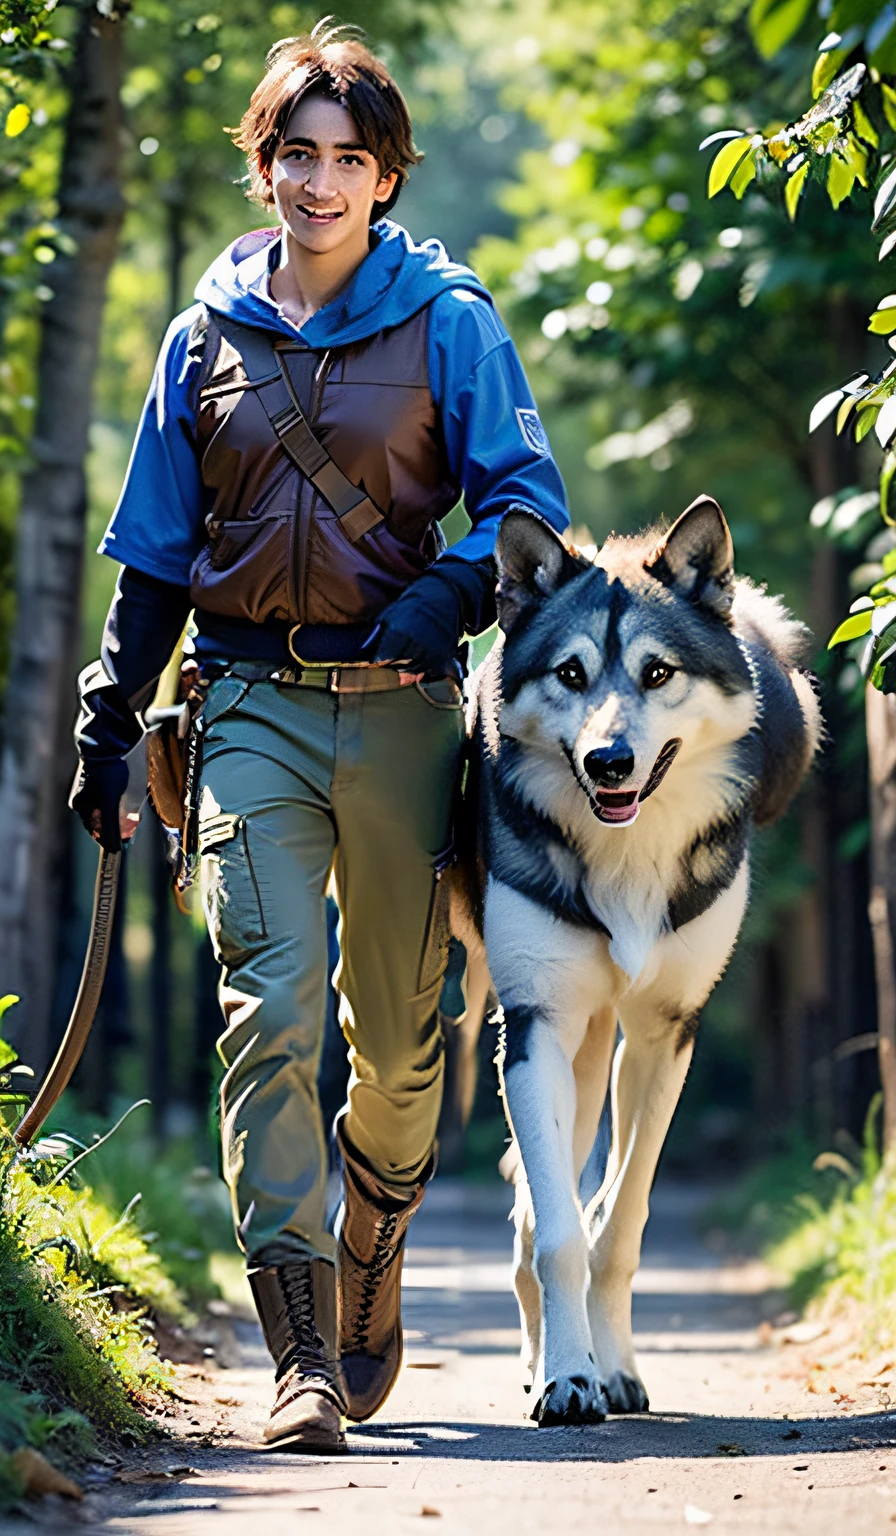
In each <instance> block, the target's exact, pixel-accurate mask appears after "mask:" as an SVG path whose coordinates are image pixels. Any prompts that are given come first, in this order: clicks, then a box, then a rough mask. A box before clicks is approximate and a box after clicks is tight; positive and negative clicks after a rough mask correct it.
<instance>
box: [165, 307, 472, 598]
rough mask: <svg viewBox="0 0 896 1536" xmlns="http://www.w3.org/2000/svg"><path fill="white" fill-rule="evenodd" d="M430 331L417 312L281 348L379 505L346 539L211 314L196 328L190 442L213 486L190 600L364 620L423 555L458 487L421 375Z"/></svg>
mask: <svg viewBox="0 0 896 1536" xmlns="http://www.w3.org/2000/svg"><path fill="white" fill-rule="evenodd" d="M427 331H428V311H427V310H421V311H420V313H419V314H416V315H414V316H412V318H411V319H410V320H407V321H405V323H404V324H403V325H399V326H396V327H395V328H394V329H392V330H389V331H381V332H379V333H378V334H377V335H375V336H372V337H370V338H369V339H368V340H365V341H362V342H359V343H357V344H355V345H353V346H350V347H344V348H338V349H330V350H328V351H312V350H310V349H307V350H296V351H295V352H290V354H289V359H288V363H289V374H290V379H291V382H292V386H293V389H294V391H295V394H296V396H297V398H298V400H299V403H300V405H301V407H302V410H303V411H304V413H305V416H306V418H307V420H308V422H309V424H310V425H311V428H312V430H313V432H314V434H315V436H316V437H317V438H318V440H319V441H320V443H321V444H323V446H324V447H325V448H326V449H327V452H328V453H329V454H330V456H331V458H332V459H333V460H334V462H335V463H336V464H337V465H338V467H339V468H340V469H341V470H342V472H343V474H344V475H345V476H347V478H348V479H349V480H350V481H351V482H352V484H353V485H355V486H358V487H361V488H362V489H363V490H364V491H366V493H367V495H368V496H369V497H370V500H371V501H372V502H373V503H374V504H375V506H376V507H377V508H379V510H380V511H381V512H382V513H383V516H384V521H383V522H381V523H379V524H378V526H377V527H375V528H372V529H371V530H370V532H368V533H366V534H364V535H363V537H361V538H360V539H357V540H356V541H355V542H352V541H351V540H350V538H349V536H348V534H347V533H346V532H345V531H344V530H343V528H342V527H341V526H340V521H339V518H338V517H337V516H336V515H335V513H334V512H333V511H332V510H331V508H330V507H329V505H328V504H327V502H326V501H325V500H324V499H323V497H322V496H321V495H319V493H318V492H317V491H316V490H315V488H314V486H313V485H312V484H311V482H310V481H309V480H307V479H306V478H305V476H304V475H303V474H302V473H301V471H300V470H299V469H298V468H296V467H295V466H294V465H293V464H292V463H291V462H290V460H289V458H288V457H287V455H286V454H285V452H284V450H283V448H282V447H281V445H280V442H279V440H278V438H277V434H276V433H275V431H274V429H273V427H272V425H271V423H270V420H269V419H268V416H267V413H266V412H265V410H264V408H263V406H262V404H261V401H260V400H259V399H258V398H257V395H256V393H255V391H254V390H253V388H252V387H251V386H250V384H249V381H248V379H247V373H246V369H245V368H244V366H243V362H242V359H241V357H240V354H239V352H238V351H237V350H236V349H235V347H234V346H233V345H231V343H230V342H228V341H226V340H225V339H224V338H223V337H222V336H221V334H220V331H219V330H218V329H217V326H216V325H215V321H214V316H212V317H211V318H210V320H209V323H208V330H207V335H199V334H198V333H197V338H196V340H195V342H194V346H193V350H194V352H195V351H197V350H198V351H199V354H200V356H201V363H200V368H199V373H198V382H197V389H196V406H197V418H196V442H197V451H198V453H199V462H200V468H201V473H202V480H203V483H204V485H205V486H206V487H207V489H208V491H209V492H210V493H211V497H212V498H213V499H212V505H211V511H210V512H209V513H208V515H207V517H206V528H207V530H208V543H207V544H206V545H205V547H204V548H203V549H202V550H201V551H200V553H199V555H198V556H197V558H196V560H195V562H194V564H193V570H192V578H191V579H192V585H191V596H192V599H193V603H194V605H195V606H196V607H197V608H202V609H205V610H206V611H209V612H211V613H217V614H222V615H224V616H225V617H227V618H240V619H250V620H252V621H253V622H255V623H262V622H263V621H264V620H266V619H271V618H274V619H283V620H286V621H287V622H289V623H292V624H345V623H358V622H362V621H367V620H371V621H373V620H375V619H376V618H377V616H378V615H379V614H380V613H381V612H382V610H383V609H384V608H385V606H386V604H387V603H390V602H391V601H392V600H393V599H394V598H396V597H398V596H399V595H400V594H401V593H402V592H403V591H404V590H405V588H406V587H407V586H409V585H410V583H411V582H412V581H414V580H415V579H416V577H417V576H419V575H420V573H421V572H422V571H423V570H425V569H426V567H427V566H428V565H430V564H431V563H432V561H433V560H434V559H435V557H436V555H437V554H438V553H439V551H440V550H441V549H442V548H443V547H444V539H443V537H442V533H441V529H440V528H439V526H438V520H439V519H440V518H442V517H444V516H445V515H446V513H448V512H450V510H451V508H452V507H453V506H454V505H455V504H456V502H457V501H458V499H459V497H460V487H459V486H458V484H457V483H456V482H455V481H454V479H453V478H452V476H451V474H450V471H449V469H448V464H447V459H446V454H445V446H444V440H443V437H442V432H441V425H440V421H439V413H438V411H437V409H436V405H435V402H434V401H433V398H432V392H431V390H430V387H429V371H428V367H427ZM273 339H274V338H273V333H272V340H273ZM271 356H272V367H273V356H274V354H273V348H272V352H271Z"/></svg>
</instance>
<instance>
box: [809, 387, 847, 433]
mask: <svg viewBox="0 0 896 1536" xmlns="http://www.w3.org/2000/svg"><path fill="white" fill-rule="evenodd" d="M842 399H843V390H842V389H832V390H831V392H830V394H829V395H822V397H821V399H820V400H816V402H815V404H814V405H813V407H812V414H811V416H810V417H809V431H810V432H814V431H815V429H816V427H820V426H821V424H822V422H823V421H827V419H828V417H829V416H830V415H831V414H832V413H833V412H834V411H835V410H836V408H837V406H838V405H839V404H840V401H841V400H842Z"/></svg>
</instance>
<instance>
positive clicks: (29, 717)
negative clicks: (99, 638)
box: [0, 4, 124, 1071]
mask: <svg viewBox="0 0 896 1536" xmlns="http://www.w3.org/2000/svg"><path fill="white" fill-rule="evenodd" d="M121 15H122V7H121V5H119V9H118V16H113V17H108V16H102V15H100V14H99V13H98V11H97V10H96V9H95V8H94V6H93V5H92V4H85V5H84V7H83V9H82V11H81V16H80V22H79V28H78V35H77V39H76V41H75V46H74V54H73V60H72V68H71V74H70V77H69V82H68V85H69V91H70V100H69V108H68V119H67V123H66V133H65V145H64V149H63V155H62V165H61V170H60V177H59V199H58V202H59V223H60V225H61V226H62V228H63V229H64V230H65V231H66V232H67V233H68V234H70V235H71V236H72V238H73V239H74V241H75V243H76V250H75V252H74V254H72V255H71V256H59V257H58V258H57V260H56V262H55V263H54V265H53V267H52V269H51V276H50V282H51V285H52V288H53V298H52V299H50V300H48V302H47V303H46V305H45V307H44V311H43V317H42V322H41V334H40V350H39V359H38V371H37V394H38V406H37V418H36V424H35V436H34V441H33V444H32V457H33V467H32V469H31V470H30V471H29V473H28V474H27V475H26V477H25V479H24V481H23V485H22V500H21V507H20V512H19V524H18V554H17V579H16V603H17V617H16V623H15V628H14V632H13V641H12V662H11V668H10V679H9V688H8V692H7V700H6V713H5V721H4V735H3V749H2V760H0V839H2V847H3V858H2V860H0V932H2V933H3V940H4V957H3V977H2V979H3V987H4V990H12V991H15V992H18V993H20V995H21V997H22V1004H21V1007H20V1009H19V1010H17V1011H18V1012H19V1014H20V1017H19V1018H18V1019H17V1020H16V1034H17V1036H18V1038H19V1039H20V1040H21V1041H23V1042H24V1041H27V1045H26V1047H25V1054H26V1058H27V1060H28V1061H29V1062H30V1063H31V1064H32V1065H33V1066H34V1067H35V1069H36V1070H38V1071H39V1070H41V1068H42V1067H43V1066H44V1065H45V1063H46V1060H47V1056H48V1053H49V1048H50V1041H49V1039H48V1020H49V1013H50V1007H51V1001H52V994H53V985H54V980H55V965H54V957H55V941H56V926H57V918H56V913H57V908H58V902H57V895H58V888H59V878H60V876H59V860H60V842H61V839H60V834H59V829H60V824H61V821H62V818H63V816H64V815H65V814H67V813H66V812H65V809H64V807H65V797H66V793H67V790H68V786H69V783H70V780H71V777H72V773H73V769H74V749H73V746H72V743H71V723H72V719H73V716H74V692H73V685H74V678H75V669H76V658H77V655H78V623H79V607H80V594H81V573H82V564H83V548H84V525H85V511H86V489H85V476H84V459H85V455H86V453H87V447H88V431H89V426H90V412H91V401H92V392H93V378H94V372H95V369H96V362H97V354H98V350H99V339H100V327H101V321H102V312H103V300H104V297H105V292H106V283H107V278H108V274H109V269H110V267H111V265H112V262H113V260H114V257H115V252H116V247H117V243H118V235H119V229H120V226H121V222H122V217H123V213H124V201H123V196H122V190H121V167H120V161H121V135H122V121H121V109H120V102H119V97H120V86H121V78H122V30H123V29H122V22H121V19H120V17H121Z"/></svg>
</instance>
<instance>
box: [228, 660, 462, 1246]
mask: <svg viewBox="0 0 896 1536" xmlns="http://www.w3.org/2000/svg"><path fill="white" fill-rule="evenodd" d="M204 725H205V736H204V740H205V746H204V754H203V766H202V794H201V800H200V818H199V847H200V853H201V856H202V859H201V865H202V876H201V879H202V894H203V902H204V906H205V912H206V918H207V921H208V926H209V931H210V933H211V937H212V941H213V943H214V946H215V953H216V956H217V958H218V959H219V960H220V962H221V965H222V968H223V969H222V977H221V984H220V988H219V997H220V1001H221V1006H222V1009H223V1012H224V1021H225V1029H224V1033H223V1035H222V1036H221V1038H220V1040H219V1042H218V1050H219V1053H220V1055H221V1057H222V1059H223V1061H224V1065H225V1067H226V1074H225V1077H224V1081H223V1084H222V1088H221V1122H222V1138H223V1152H224V1176H225V1178H226V1180H227V1183H228V1186H229V1188H230V1191H231V1195H232V1200H233V1208H234V1219H235V1222H236V1226H237V1236H238V1240H239V1243H240V1246H241V1247H242V1249H243V1250H244V1252H245V1253H246V1255H247V1259H248V1262H249V1263H250V1265H251V1264H261V1263H268V1264H269V1263H278V1262H283V1261H284V1260H289V1259H294V1258H296V1257H297V1256H306V1255H309V1254H311V1255H319V1256H322V1257H325V1258H332V1257H333V1254H334V1243H333V1239H332V1237H331V1235H330V1234H329V1233H328V1232H327V1230H326V1227H325V1182H326V1172H327V1157H326V1147H325V1141H324V1127H323V1125H322V1122H321V1114H320V1108H319V1105H318V1100H317V1088H316V1079H317V1068H318V1061H319V1057H320V1050H321V1043H322V1038H323V1028H324V1018H325V1013H326V1001H327V982H328V976H327V933H326V913H325V893H326V890H327V887H328V884H329V882H330V880H331V876H332V878H333V883H334V886H335V895H336V898H337V901H338V904H339V909H340V914H341V953H342V959H341V967H340V971H339V975H338V978H337V985H338V988H339V992H340V1017H341V1018H342V1021H343V1029H344V1032H345V1035H346V1039H347V1041H348V1046H349V1058H350V1062H351V1068H352V1071H351V1081H350V1084H349V1108H348V1119H347V1121H346V1131H347V1134H348V1136H349V1138H350V1140H351V1141H352V1143H353V1144H354V1145H355V1146H356V1147H357V1148H358V1149H359V1151H360V1152H361V1153H362V1154H363V1156H364V1157H366V1158H367V1159H368V1161H369V1162H370V1164H371V1165H372V1167H373V1168H374V1169H375V1170H376V1171H377V1172H378V1173H379V1174H380V1175H381V1176H382V1177H383V1178H384V1179H385V1180H387V1181H388V1182H389V1183H391V1184H399V1185H401V1184H408V1185H411V1184H413V1183H414V1182H415V1181H416V1180H417V1178H418V1177H419V1175H420V1173H421V1171H422V1169H423V1167H424V1165H425V1164H426V1161H427V1159H428V1158H429V1155H430V1153H431V1150H432V1145H433V1140H434V1137H435V1131H436V1122H437V1119H438V1114H439V1107H440V1102H441V1093H442V1050H443V1042H442V1037H441V1032H440V1028H439V1021H438V998H439V990H440V984H441V979H442V975H443V972H444V968H445V961H446V952H447V914H446V912H445V900H444V886H443V885H442V884H440V883H439V881H438V879H437V874H438V871H439V870H440V869H441V867H442V865H443V863H444V861H445V858H446V856H447V853H448V849H449V844H450V838H451V820H452V809H453V801H454V795H455V789H456V785H457V779H458V772H459V764H460V753H461V745H462V741H463V712H462V707H461V703H460V693H459V690H458V689H457V688H456V686H455V685H454V684H452V683H448V682H440V683H434V684H427V685H425V686H424V685H420V686H419V687H418V686H414V685H411V686H409V687H404V688H400V689H395V690H393V691H391V692H382V693H371V692H365V693H331V692H328V691H326V690H325V689H323V688H316V687H315V688H312V687H289V686H280V685H277V684H274V683H270V682H261V683H248V682H245V681H242V680H240V679H238V678H236V677H224V678H221V679H219V680H218V681H217V682H215V683H213V684H212V687H211V688H210V690H209V694H208V699H207V702H206V706H205V710H204ZM327 1129H329V1128H327Z"/></svg>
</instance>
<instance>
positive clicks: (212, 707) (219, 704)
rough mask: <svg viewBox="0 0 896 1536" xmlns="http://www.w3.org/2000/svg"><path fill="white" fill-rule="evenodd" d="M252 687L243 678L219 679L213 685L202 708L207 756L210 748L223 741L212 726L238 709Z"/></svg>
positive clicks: (204, 743)
mask: <svg viewBox="0 0 896 1536" xmlns="http://www.w3.org/2000/svg"><path fill="white" fill-rule="evenodd" d="M251 687H252V684H251V683H247V682H246V681H245V679H244V678H242V677H219V678H217V679H216V680H215V682H213V683H212V685H211V687H210V688H209V690H208V693H207V695H206V699H205V703H204V704H203V706H202V732H203V746H204V750H205V753H206V755H207V754H208V749H209V747H214V746H216V745H220V742H221V740H222V738H221V736H219V735H216V734H215V733H214V732H213V731H212V726H213V725H215V724H216V723H217V722H218V721H219V720H223V719H224V717H225V715H228V714H230V712H231V710H234V709H236V707H237V705H238V704H239V703H240V702H241V701H242V700H243V699H244V698H245V697H246V694H247V693H248V692H249V689H250V688H251Z"/></svg>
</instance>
